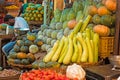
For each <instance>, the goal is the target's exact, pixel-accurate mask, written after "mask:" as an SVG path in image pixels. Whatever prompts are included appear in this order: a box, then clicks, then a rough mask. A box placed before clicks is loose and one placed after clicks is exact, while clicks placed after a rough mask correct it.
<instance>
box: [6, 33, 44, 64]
mask: <svg viewBox="0 0 120 80" xmlns="http://www.w3.org/2000/svg"><path fill="white" fill-rule="evenodd" d="M26 36H27V37H26ZM26 36H24V37H21V38H20V37H19V38H18V39H17V41H16V44H15V45H14V47H13V49H12V50H11V51H10V52H9V55H8V57H7V58H8V62H10V63H14V64H22V65H29V64H31V63H32V62H34V61H35V56H34V54H35V53H37V52H38V51H39V47H40V46H41V45H42V44H43V42H42V41H41V40H40V39H37V36H36V35H35V34H34V33H27V35H26Z"/></svg>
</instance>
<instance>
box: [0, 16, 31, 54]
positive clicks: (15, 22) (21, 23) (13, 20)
mask: <svg viewBox="0 0 120 80" xmlns="http://www.w3.org/2000/svg"><path fill="white" fill-rule="evenodd" d="M4 22H5V23H7V24H8V26H14V29H15V28H17V29H28V30H29V26H28V24H27V22H26V21H25V20H24V18H22V17H13V16H11V15H6V16H5V18H4ZM16 37H17V35H16V34H15V37H13V39H12V40H11V41H10V42H9V43H7V44H6V45H4V46H3V47H2V51H3V52H4V54H5V55H6V56H8V54H9V51H10V50H11V49H12V48H13V46H14V45H15V43H16Z"/></svg>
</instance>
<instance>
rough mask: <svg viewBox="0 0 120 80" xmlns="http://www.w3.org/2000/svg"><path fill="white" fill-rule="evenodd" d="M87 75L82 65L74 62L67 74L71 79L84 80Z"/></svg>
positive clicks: (68, 68)
mask: <svg viewBox="0 0 120 80" xmlns="http://www.w3.org/2000/svg"><path fill="white" fill-rule="evenodd" d="M85 75H86V73H85V71H84V70H83V68H82V67H81V66H80V65H77V64H73V65H70V66H68V67H67V70H66V76H67V77H68V78H70V79H74V78H77V79H78V80H83V79H84V78H85Z"/></svg>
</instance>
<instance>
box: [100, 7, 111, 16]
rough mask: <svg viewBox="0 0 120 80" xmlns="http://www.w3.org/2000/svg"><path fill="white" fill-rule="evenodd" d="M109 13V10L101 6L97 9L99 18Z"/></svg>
mask: <svg viewBox="0 0 120 80" xmlns="http://www.w3.org/2000/svg"><path fill="white" fill-rule="evenodd" d="M109 13H110V12H109V10H108V9H107V8H106V7H105V6H101V7H99V8H98V14H99V15H100V16H102V15H106V14H109Z"/></svg>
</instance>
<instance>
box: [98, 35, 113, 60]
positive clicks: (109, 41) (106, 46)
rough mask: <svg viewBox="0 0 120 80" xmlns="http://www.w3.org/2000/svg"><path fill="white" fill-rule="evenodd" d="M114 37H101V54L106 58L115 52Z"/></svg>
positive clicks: (101, 56)
mask: <svg viewBox="0 0 120 80" xmlns="http://www.w3.org/2000/svg"><path fill="white" fill-rule="evenodd" d="M113 47H114V37H100V43H99V56H100V58H106V57H108V56H109V55H110V53H112V52H113Z"/></svg>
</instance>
